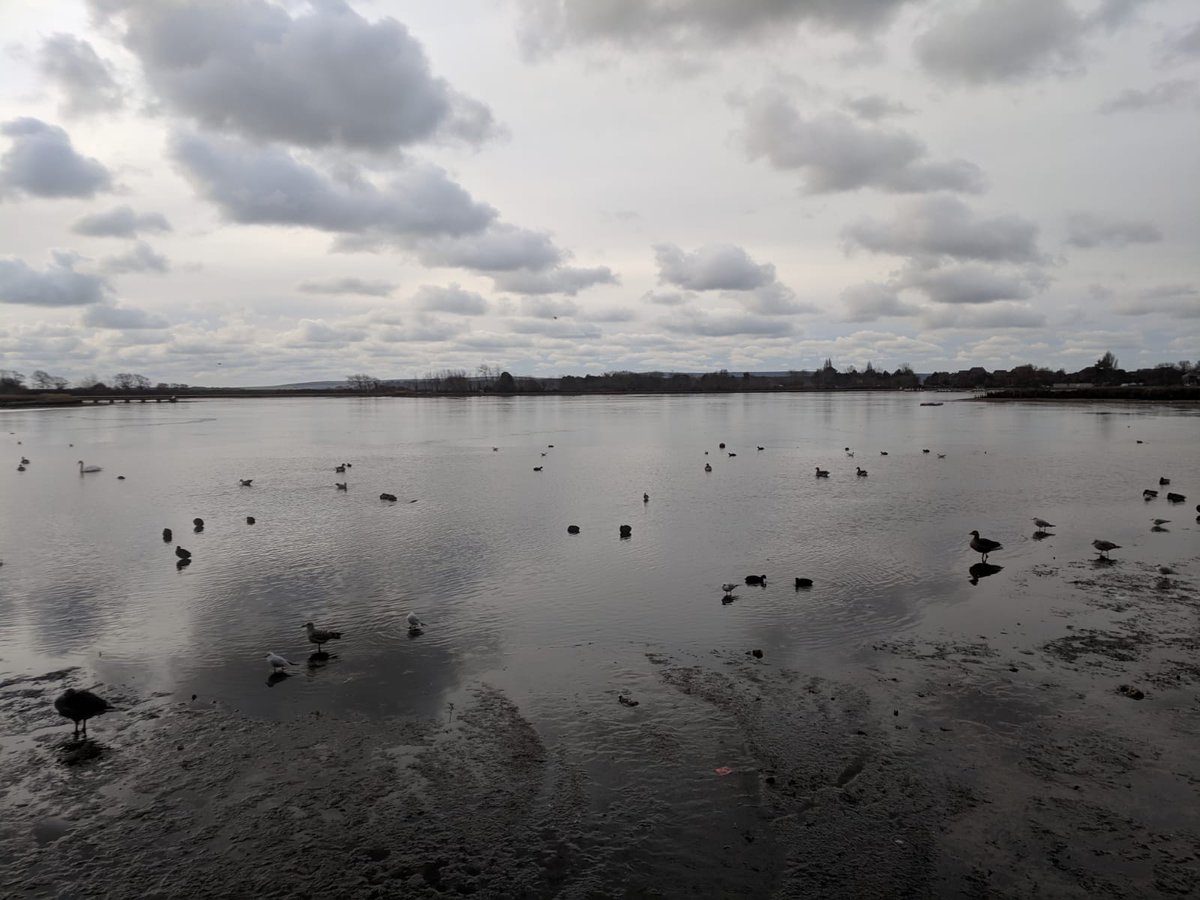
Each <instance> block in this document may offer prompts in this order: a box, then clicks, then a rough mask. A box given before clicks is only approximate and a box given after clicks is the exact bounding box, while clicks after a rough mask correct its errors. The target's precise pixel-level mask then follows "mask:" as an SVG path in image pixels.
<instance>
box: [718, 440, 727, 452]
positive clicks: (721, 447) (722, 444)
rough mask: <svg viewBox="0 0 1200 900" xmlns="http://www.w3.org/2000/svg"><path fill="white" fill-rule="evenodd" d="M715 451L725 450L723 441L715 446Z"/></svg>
mask: <svg viewBox="0 0 1200 900" xmlns="http://www.w3.org/2000/svg"><path fill="white" fill-rule="evenodd" d="M717 449H718V450H724V449H725V442H724V441H722V442H721V443H719V444H717Z"/></svg>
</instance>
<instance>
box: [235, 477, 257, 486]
mask: <svg viewBox="0 0 1200 900" xmlns="http://www.w3.org/2000/svg"><path fill="white" fill-rule="evenodd" d="M253 481H254V479H253V478H239V479H238V484H240V485H241V486H242V487H250V484H251V482H253Z"/></svg>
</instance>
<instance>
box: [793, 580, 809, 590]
mask: <svg viewBox="0 0 1200 900" xmlns="http://www.w3.org/2000/svg"><path fill="white" fill-rule="evenodd" d="M812 585H813V580H812V579H811V578H797V579H796V588H797V589H799V588H810V587H812Z"/></svg>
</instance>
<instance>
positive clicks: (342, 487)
mask: <svg viewBox="0 0 1200 900" xmlns="http://www.w3.org/2000/svg"><path fill="white" fill-rule="evenodd" d="M348 484H349V482H346V481H335V482H334V483H333V486H334V487H335V488H337V489H338V490H339V491H344V490H347V486H348Z"/></svg>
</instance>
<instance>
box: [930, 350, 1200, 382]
mask: <svg viewBox="0 0 1200 900" xmlns="http://www.w3.org/2000/svg"><path fill="white" fill-rule="evenodd" d="M1198 372H1200V368H1198V367H1197V365H1196V364H1194V363H1192V362H1191V361H1189V360H1186V359H1184V360H1180V361H1179V362H1176V363H1159V364H1158V365H1156V366H1153V367H1152V368H1148V369H1133V370H1126V369H1122V368H1121V367H1120V364H1119V362H1118V360H1117V358H1116V357H1115V356H1113V354H1112V352H1111V351H1110V352H1106V353H1105V354H1104V355H1103V356H1101V357H1100V358H1099V359H1097V360H1096V361H1095V362H1094V363H1093V364H1092V365H1090V366H1086V367H1085V368H1082V369H1080V370H1079V371H1077V372H1067V371H1066V370H1064V369H1053V370H1052V369H1046V368H1040V367H1038V366H1034V365H1029V364H1026V365H1023V366H1017V367H1015V368H1013V369H997V370H995V371H993V372H989V371H988V370H987V369H984V368H981V367H979V366H976V367H974V368H971V369H962V370H960V371H958V372H933V373H931V374H930V375H929V376H927V377H926V379H925V387H927V388H953V389H957V390H974V389H982V388H989V389H999V388H1009V389H1031V388H1052V387H1065V386H1068V385H1070V386H1076V385H1096V386H1101V387H1117V386H1121V385H1129V386H1139V387H1175V386H1178V385H1183V384H1191V383H1194V382H1195V378H1196V375H1197V373H1198Z"/></svg>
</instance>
